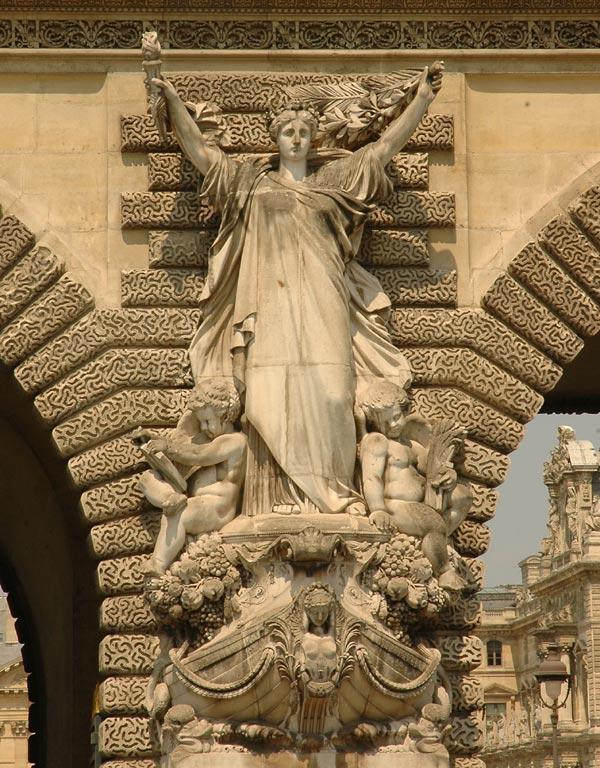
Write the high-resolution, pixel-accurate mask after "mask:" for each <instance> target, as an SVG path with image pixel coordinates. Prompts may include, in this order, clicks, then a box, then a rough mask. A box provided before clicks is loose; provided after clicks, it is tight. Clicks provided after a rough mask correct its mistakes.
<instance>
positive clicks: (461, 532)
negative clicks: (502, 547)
mask: <svg viewBox="0 0 600 768" xmlns="http://www.w3.org/2000/svg"><path fill="white" fill-rule="evenodd" d="M452 539H453V541H454V548H455V549H456V551H457V552H458V553H459V554H461V555H463V556H464V557H481V555H483V554H485V553H486V552H487V550H488V547H489V545H490V529H489V528H488V527H487V526H486V525H483V524H482V523H478V522H475V521H474V520H465V521H464V522H463V523H461V524H460V525H459V526H458V528H457V529H456V531H454V533H453V535H452Z"/></svg>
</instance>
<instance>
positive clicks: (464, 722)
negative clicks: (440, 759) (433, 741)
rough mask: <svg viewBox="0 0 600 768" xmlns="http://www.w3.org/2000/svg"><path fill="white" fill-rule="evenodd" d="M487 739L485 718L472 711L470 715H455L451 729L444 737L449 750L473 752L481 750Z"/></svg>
mask: <svg viewBox="0 0 600 768" xmlns="http://www.w3.org/2000/svg"><path fill="white" fill-rule="evenodd" d="M484 741H485V736H484V728H483V720H482V719H481V717H480V716H479V715H478V714H477V713H475V712H472V713H470V714H469V715H465V716H458V717H453V718H452V719H451V721H450V729H449V731H448V732H447V734H446V736H445V737H444V744H445V745H446V748H447V749H448V752H452V753H454V754H467V755H468V754H472V753H473V752H479V750H480V749H481V748H482V747H483V744H484Z"/></svg>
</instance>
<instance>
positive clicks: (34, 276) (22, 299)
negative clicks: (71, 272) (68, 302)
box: [0, 246, 65, 327]
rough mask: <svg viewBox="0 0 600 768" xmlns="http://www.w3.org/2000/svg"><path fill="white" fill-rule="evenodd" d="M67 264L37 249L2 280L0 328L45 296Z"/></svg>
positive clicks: (47, 251)
mask: <svg viewBox="0 0 600 768" xmlns="http://www.w3.org/2000/svg"><path fill="white" fill-rule="evenodd" d="M64 269H65V267H64V264H62V262H60V261H59V260H58V258H57V257H56V256H55V255H54V254H53V253H52V251H50V250H49V249H48V248H45V247H42V246H38V247H36V248H34V249H33V250H32V251H30V252H29V253H28V254H27V255H26V256H24V257H23V258H22V259H21V260H20V261H19V262H18V263H17V264H16V265H15V266H14V267H13V269H12V270H11V272H10V279H6V277H5V279H4V280H3V281H0V327H1V326H2V325H4V324H5V323H7V322H8V321H9V320H11V319H12V318H13V317H15V315H17V314H18V313H19V312H21V311H22V310H23V309H25V307H26V306H27V305H28V304H30V303H31V302H32V301H33V300H34V299H36V298H37V297H38V296H40V294H42V293H43V292H44V291H45V290H46V289H47V288H48V287H49V286H50V285H52V283H54V282H56V280H58V278H59V277H60V276H61V275H62V273H63V272H64Z"/></svg>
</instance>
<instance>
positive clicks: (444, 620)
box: [439, 595, 481, 631]
mask: <svg viewBox="0 0 600 768" xmlns="http://www.w3.org/2000/svg"><path fill="white" fill-rule="evenodd" d="M439 618H440V628H442V627H443V629H455V630H460V631H465V630H471V629H474V628H475V627H477V626H478V625H479V622H480V620H481V605H480V602H479V597H478V596H477V595H470V596H468V597H463V598H461V599H460V600H458V601H457V602H456V603H452V604H451V605H449V606H448V607H446V608H444V610H443V611H442V613H441V614H440V617H439Z"/></svg>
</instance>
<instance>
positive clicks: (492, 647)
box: [487, 640, 502, 667]
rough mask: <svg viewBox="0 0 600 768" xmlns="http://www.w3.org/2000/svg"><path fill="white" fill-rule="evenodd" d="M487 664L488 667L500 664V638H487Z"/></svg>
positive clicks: (499, 665)
mask: <svg viewBox="0 0 600 768" xmlns="http://www.w3.org/2000/svg"><path fill="white" fill-rule="evenodd" d="M487 665H488V667H501V666H502V643H501V642H500V640H488V642H487Z"/></svg>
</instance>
